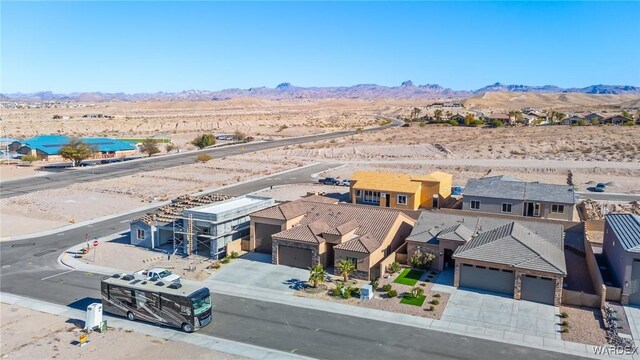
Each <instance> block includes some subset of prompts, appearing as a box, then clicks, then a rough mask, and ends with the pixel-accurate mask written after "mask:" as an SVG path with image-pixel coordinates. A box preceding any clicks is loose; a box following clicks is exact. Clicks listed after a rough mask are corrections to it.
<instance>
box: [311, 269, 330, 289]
mask: <svg viewBox="0 0 640 360" xmlns="http://www.w3.org/2000/svg"><path fill="white" fill-rule="evenodd" d="M326 276H327V272H326V271H324V268H323V267H322V264H316V265H314V266H312V267H310V268H309V282H310V283H311V285H312V286H313V287H314V288H317V287H318V285H319V284H322V283H323V282H324V279H325V277H326Z"/></svg>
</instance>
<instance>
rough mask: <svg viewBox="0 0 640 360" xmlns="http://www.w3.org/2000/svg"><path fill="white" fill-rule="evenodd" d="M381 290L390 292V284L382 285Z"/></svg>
mask: <svg viewBox="0 0 640 360" xmlns="http://www.w3.org/2000/svg"><path fill="white" fill-rule="evenodd" d="M382 290H383V291H384V292H389V290H391V284H384V285H383V286H382Z"/></svg>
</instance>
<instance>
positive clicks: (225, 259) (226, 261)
mask: <svg viewBox="0 0 640 360" xmlns="http://www.w3.org/2000/svg"><path fill="white" fill-rule="evenodd" d="M229 261H231V259H229V258H228V257H226V258H224V259H222V260H220V262H222V263H223V264H228V263H229Z"/></svg>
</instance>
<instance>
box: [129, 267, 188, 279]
mask: <svg viewBox="0 0 640 360" xmlns="http://www.w3.org/2000/svg"><path fill="white" fill-rule="evenodd" d="M136 274H137V275H142V276H144V278H145V280H150V281H160V280H162V281H167V282H173V281H176V280H180V276H178V275H175V274H172V273H171V271H169V270H167V269H162V268H154V269H150V270H141V271H138V272H137V273H136Z"/></svg>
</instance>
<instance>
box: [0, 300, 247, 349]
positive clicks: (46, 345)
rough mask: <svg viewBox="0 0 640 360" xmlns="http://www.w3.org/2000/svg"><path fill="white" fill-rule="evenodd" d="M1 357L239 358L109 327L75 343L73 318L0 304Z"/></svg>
mask: <svg viewBox="0 0 640 360" xmlns="http://www.w3.org/2000/svg"><path fill="white" fill-rule="evenodd" d="M0 317H1V318H2V325H0V329H1V331H2V338H1V346H0V352H1V353H2V355H1V357H2V359H132V358H138V359H180V358H184V356H185V354H189V358H190V359H221V360H223V359H241V358H242V357H239V356H235V355H229V354H225V353H221V352H218V351H213V350H208V349H204V348H200V347H197V346H194V345H190V344H185V343H182V342H178V341H172V340H165V339H162V338H158V337H154V336H149V335H143V334H137V333H134V332H131V331H127V330H122V329H110V330H108V331H107V332H106V333H104V334H100V333H97V332H93V333H91V334H90V335H89V341H90V342H89V344H88V345H85V346H84V347H82V348H81V347H79V346H77V345H74V344H75V342H76V341H77V340H78V337H79V336H80V328H79V326H77V325H76V324H80V323H78V322H76V321H75V320H70V319H67V318H64V317H60V316H55V315H50V314H45V313H41V312H38V311H34V310H30V309H26V308H22V307H18V306H15V305H7V304H4V303H0Z"/></svg>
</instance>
